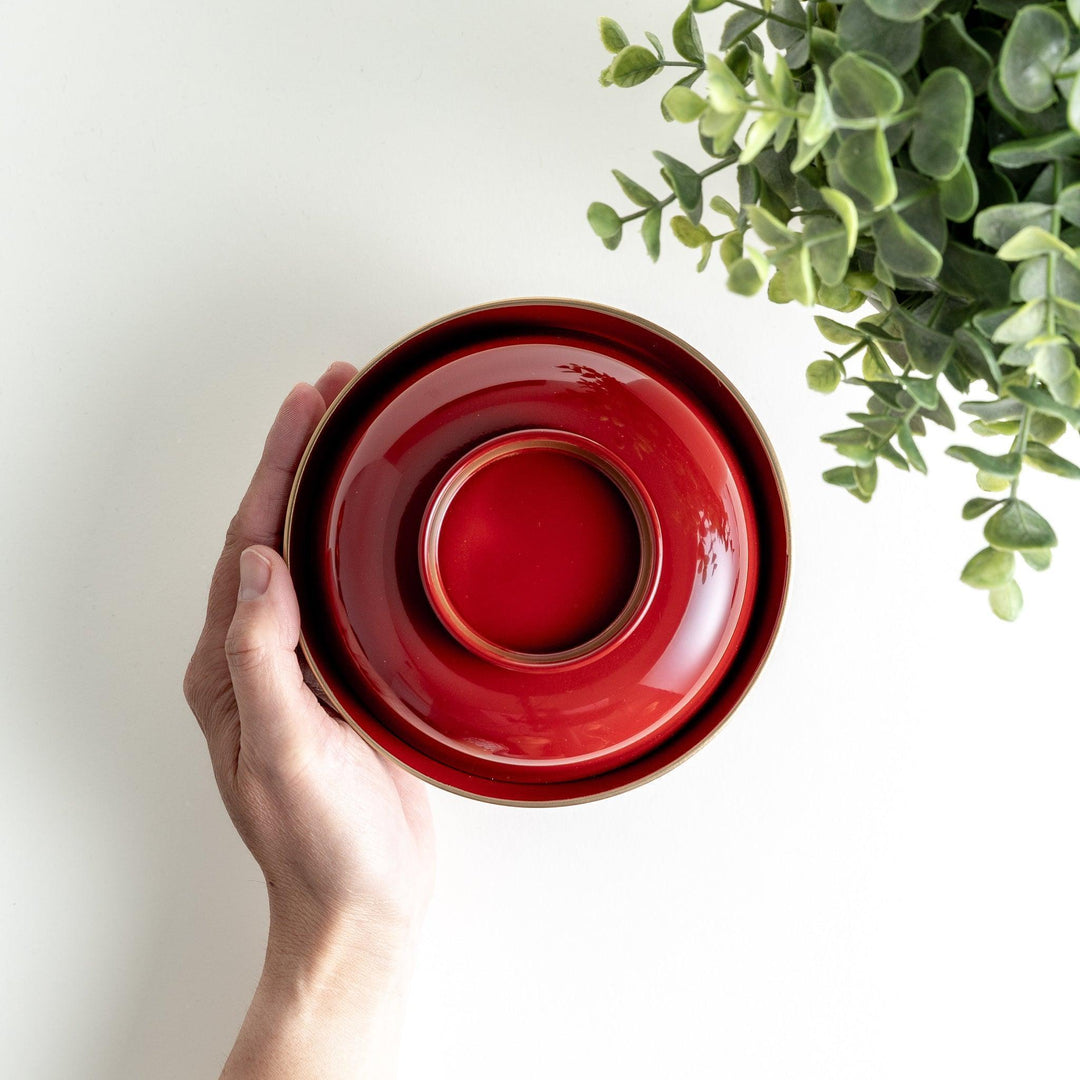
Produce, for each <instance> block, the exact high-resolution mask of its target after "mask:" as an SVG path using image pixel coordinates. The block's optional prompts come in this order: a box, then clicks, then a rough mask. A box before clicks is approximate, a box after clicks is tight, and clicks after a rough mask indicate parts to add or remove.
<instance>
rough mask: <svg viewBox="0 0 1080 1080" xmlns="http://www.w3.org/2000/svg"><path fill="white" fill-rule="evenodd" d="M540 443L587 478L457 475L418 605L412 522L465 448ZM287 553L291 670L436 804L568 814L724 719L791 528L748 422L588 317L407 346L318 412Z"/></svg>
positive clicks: (515, 322) (526, 467)
mask: <svg viewBox="0 0 1080 1080" xmlns="http://www.w3.org/2000/svg"><path fill="white" fill-rule="evenodd" d="M535 429H544V430H546V431H549V432H556V433H564V434H565V438H566V439H567V440H568V441H570V442H573V441H574V440H579V441H580V442H582V445H584V444H588V445H590V446H593V445H595V446H596V447H598V448H599V450H598V451H597V455H598V456H597V458H596V461H595V462H592V461H590V460H589V459H586V458H581V457H578V458H576V459H575V456H574V454H572V453H571V454H566V453H553V452H551V451H546V450H540V449H534V450H532V451H531V452H521V453H518V454H516V455H513V456H508V457H503V458H499V459H497V462H496V463H492V464H488V465H486V466H485V467H483V468H481V469H479V470H478V471H475V472H474V473H472V474H471V476H470V477H468V478H467V479H466V480H465V482H464V483H463V484H461V485H460V487H459V488H458V489H457V491H456V493H455V494H454V496H453V498H451V499H450V501H449V503H448V505H447V506H446V507H445V508H444V509H445V511H446V512H445V513H444V515H443V517H442V520H441V524H440V534H439V537H438V542H437V543H436V544H435V552H436V554H435V561H436V563H437V564H438V566H437V570H438V571H440V572H441V573H442V587H443V590H444V591H443V592H442V593H440V592H439V591H438V589H435V590H434V591H432V583H431V581H430V580H427V578H429V577H430V574H429V572H428V567H427V561H428V556H427V555H425V552H427V553H428V554H430V551H431V548H430V547H425V535H426V534H425V529H426V524H425V515H427V516H428V517H430V513H429V511H430V507H431V505H432V500H433V499H435V500H436V501H438V495H437V493H438V492H439V491H440V489H441V487H443V486H445V485H446V483H447V477H448V476H451V475H453V473H454V470H455V469H456V468H459V467H460V465H461V462H462V461H463V460H468V459H469V456H470V455H471V454H474V453H475V452H476V451H477V448H478V447H482V446H483V445H485V444H487V443H489V442H490V441H491V440H492V439H497V438H501V437H505V438H508V439H514V438H516V437H518V436H520V434H521V433H522V432H530V431H534V430H535ZM530 453H531V457H532V460H531V461H530V460H529V458H530ZM560 458H561V459H562V460H560ZM596 462H599V464H596ZM568 466H569V467H568ZM489 470H494V471H490V472H489ZM485 474H487V475H486V476H485ZM636 491H640V492H641V493H642V496H643V498H642V500H641V501H640V503H639V504H638V503H637V502H636V501H635V500H636V496H635V495H634V492H636ZM459 499H460V500H462V501H461V502H460V505H457V504H458V500H459ZM620 500H621V501H620ZM646 503H647V505H646ZM455 507H456V509H455ZM530 508H533V509H535V510H537V511H539V520H540V526H539V531H537V532H536V533H531V532H530V529H531V526H529V527H526V516H524V515H523V512H524V511H527V510H529V509H530ZM575 508H576V509H575ZM627 510H630V511H631V513H630V515H629V517H628V516H627ZM484 522H486V526H488V527H490V528H488V529H487V532H486V535H485V538H483V539H482V542H481V543H480V549H483V550H479V549H477V550H472V549H475V548H476V543H477V541H476V537H475V536H472V535H471V533H470V530H473V529H475V528H476V527H477V526H478V524H482V523H484ZM545 523H546V524H545ZM631 526H635V528H633V529H631ZM444 529H445V530H446V531H445V533H444V532H443V531H442V530H444ZM545 530H547V533H546V534H545ZM575 530H577V535H576V537H575V536H574V531H575ZM651 532H655V534H656V535H655V536H652V535H651ZM635 541H636V543H635ZM485 544H486V545H487V547H486V549H485V548H484V545H485ZM608 550H610V551H612V557H611V558H610V560H605V559H604V558H603V554H604V552H605V551H608ZM470 551H471V553H469V552H470ZM287 553H288V556H289V560H290V565H291V566H292V569H293V574H294V578H295V579H296V582H297V589H298V594H299V596H300V601H301V615H302V622H303V626H304V644H305V649H306V651H307V653H308V655H309V659H310V661H311V663H312V666H313V668H314V669H315V670H316V672H317V674H318V675H319V676H320V678H321V679H322V681H323V682H324V684H325V685H326V687H327V688H328V689H329V690H330V692H331V693H332V694H333V695H334V697H335V698H336V700H337V701H338V702H339V704H340V705H341V706H342V708H343V709H344V711H345V712H346V714H347V715H348V717H349V718H350V719H351V720H352V721H353V722H354V723H355V724H356V725H357V726H358V727H359V728H360V729H361V731H362V732H363V733H364V734H365V735H366V736H367V737H368V738H369V739H371V741H373V742H375V743H376V744H377V745H379V746H381V747H382V748H383V749H385V750H386V751H387V752H388V753H390V754H391V755H392V756H394V757H395V758H397V759H398V760H399V761H401V762H402V763H403V764H405V765H406V766H408V767H409V768H412V769H414V770H415V771H417V772H419V773H420V774H421V775H424V776H427V777H428V778H430V779H432V780H434V781H435V782H437V783H440V784H443V785H445V786H448V787H451V788H454V789H455V790H459V791H463V792H466V793H469V794H473V795H476V796H479V797H482V798H489V799H497V800H505V801H519V802H563V801H572V800H576V799H582V798H590V797H595V796H596V795H598V794H603V793H609V792H611V791H615V790H620V789H621V788H623V787H626V786H629V785H631V784H633V783H636V782H640V780H641V779H643V778H646V777H648V776H650V775H654V774H655V773H656V772H658V771H661V770H663V769H664V768H666V767H668V766H669V765H670V764H672V763H673V762H674V761H677V760H678V759H679V758H680V757H681V756H683V755H685V753H687V752H688V751H689V750H690V749H692V748H693V747H694V746H696V745H697V744H698V743H699V742H700V741H701V740H702V739H703V738H705V737H706V736H707V735H708V734H709V733H710V732H711V731H712V730H714V729H715V727H716V726H717V725H718V724H719V723H720V722H721V721H722V720H723V718H724V717H725V716H726V715H727V713H728V712H729V711H730V709H731V708H732V707H733V705H734V704H735V702H736V701H737V700H738V698H739V697H741V695H742V693H743V692H744V691H745V689H746V686H747V685H748V683H749V681H750V680H752V678H753V676H754V674H755V673H756V671H757V669H758V667H759V666H760V664H761V662H762V660H763V658H764V654H765V652H766V651H767V649H768V646H769V643H770V642H771V639H772V636H773V632H774V630H775V625H776V621H777V619H778V617H779V612H780V608H781V606H782V602H783V596H784V591H785V589H786V582H787V528H786V508H785V506H784V501H783V496H782V491H781V488H780V484H779V478H778V475H777V474H776V471H775V466H774V465H773V463H772V460H771V456H770V455H769V453H768V450H767V447H766V444H764V442H763V440H762V439H761V437H760V436H759V434H758V432H757V429H756V425H755V424H754V421H753V419H752V417H751V415H750V414H749V412H748V410H746V408H745V406H743V404H742V403H741V402H740V401H739V399H738V398H737V397H736V396H735V395H734V394H733V393H732V392H731V391H730V389H729V388H728V387H727V386H726V385H725V384H724V383H722V382H721V381H720V380H719V379H717V378H716V376H715V374H713V373H712V372H710V371H709V370H708V369H707V368H706V367H705V366H704V365H703V364H701V363H700V361H699V360H698V359H697V358H696V357H695V356H694V354H693V353H691V352H689V350H687V348H686V347H685V346H683V345H682V344H681V343H679V342H677V341H675V340H674V339H672V338H670V337H669V336H667V335H665V334H663V332H661V331H658V330H657V329H655V328H652V327H650V326H648V325H646V324H641V323H640V322H637V321H634V320H632V319H628V318H625V317H622V316H619V315H618V314H617V313H614V312H610V311H607V310H605V309H600V308H595V307H592V306H588V305H578V304H573V303H570V302H565V303H561V302H514V303H508V304H504V305H497V306H492V307H488V308H485V309H478V310H474V311H471V312H465V313H462V314H460V315H458V316H454V317H452V318H450V319H448V320H445V321H443V322H442V323H439V324H436V325H434V326H432V327H428V328H426V329H425V330H423V331H420V332H418V333H417V334H416V335H414V336H413V337H412V338H410V339H408V340H407V341H405V342H403V343H401V344H399V345H398V346H395V347H394V349H392V350H390V351H389V352H388V353H387V354H385V355H384V356H383V357H382V358H380V360H379V361H378V362H377V363H375V364H374V365H373V366H372V367H371V368H369V369H368V370H367V371H365V372H364V373H363V374H362V375H361V376H360V377H358V379H357V381H356V382H355V383H354V384H352V386H351V387H350V389H349V390H347V391H346V392H345V393H344V394H343V395H342V397H341V398H339V400H338V402H337V403H336V404H335V407H334V409H333V411H332V414H331V415H330V416H329V417H328V418H327V420H326V421H325V423H324V425H323V427H322V429H321V430H320V432H319V433H318V434H317V436H316V439H315V441H314V443H313V445H312V447H311V450H310V454H309V458H308V460H307V462H306V464H305V467H304V468H303V470H302V472H301V475H300V476H299V477H298V480H297V487H296V490H295V493H294V506H293V512H292V515H291V519H290V527H289V530H288V532H287ZM582 567H583V568H584V572H583V573H582V574H581V576H580V577H577V578H575V575H576V574H579V571H580V570H581V568H582ZM635 575H636V576H635ZM628 591H629V593H630V594H631V595H630V600H629V601H627V600H626V596H627V593H628ZM433 598H434V599H433ZM444 601H445V603H446V610H445V611H444V610H443V607H442V605H443V604H444ZM451 609H452V610H453V611H456V613H457V615H458V616H461V617H462V618H463V621H464V622H465V624H466V632H464V636H462V634H461V633H458V632H457V630H455V628H454V626H453V625H452V624H451V621H450V618H449V615H448V612H449V611H451ZM613 613H615V614H614V621H612V618H613ZM620 619H622V622H620ZM602 624H607V629H605V627H604V626H603V625H602ZM468 627H471V628H472V630H473V631H477V632H478V636H479V638H481V639H483V640H484V641H490V642H493V643H494V645H495V646H497V647H499V648H502V649H509V650H510V652H511V653H516V654H519V655H517V657H516V659H515V658H514V657H513V656H511V660H510V662H503V659H505V658H501V657H500V655H496V654H493V653H491V652H490V651H487V650H486V647H485V646H484V645H483V643H482V642H481V644H480V645H479V646H477V645H476V644H475V643H471V642H470V639H469V637H468V633H467V631H468ZM597 628H599V629H597ZM594 631H595V633H594ZM583 638H585V639H586V640H584V641H582V639H583ZM590 641H591V642H592V645H590ZM597 642H599V644H598V645H597V644H596V643H597ZM593 645H596V647H592V646H593ZM574 647H579V652H578V653H577V654H574V655H570V656H565V655H563V654H564V653H565V652H566V651H567V649H568V648H569V651H570V652H571V653H572V652H573V649H574ZM553 655H555V656H556V658H557V659H558V662H557V663H548V662H546V661H547V660H550V659H551V657H552V656H553ZM522 657H524V659H522ZM530 657H532V659H531V660H530Z"/></svg>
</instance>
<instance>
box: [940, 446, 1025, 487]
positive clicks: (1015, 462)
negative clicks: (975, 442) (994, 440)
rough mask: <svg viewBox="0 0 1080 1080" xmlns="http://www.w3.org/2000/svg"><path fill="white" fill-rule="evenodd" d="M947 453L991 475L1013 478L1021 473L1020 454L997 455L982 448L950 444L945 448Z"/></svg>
mask: <svg viewBox="0 0 1080 1080" xmlns="http://www.w3.org/2000/svg"><path fill="white" fill-rule="evenodd" d="M945 453H946V454H948V455H949V457H954V458H956V459H957V460H958V461H967V462H969V463H970V464H972V465H974V466H975V467H976V468H978V469H980V470H981V471H982V472H984V473H989V474H990V475H991V476H1000V477H1003V478H1007V479H1009V480H1012V479H1014V478H1015V477H1017V476H1019V475H1020V455H1019V454H1002V455H1000V456H995V455H993V454H984V453H983V452H982V451H981V450H975V449H973V448H972V447H970V446H950V447H948V448H947V449H946V450H945Z"/></svg>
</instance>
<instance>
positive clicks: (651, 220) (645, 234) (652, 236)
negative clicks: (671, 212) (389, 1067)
mask: <svg viewBox="0 0 1080 1080" xmlns="http://www.w3.org/2000/svg"><path fill="white" fill-rule="evenodd" d="M662 216H663V211H662V210H661V209H660V207H659V206H654V207H653V208H652V209H651V210H648V211H646V213H645V216H644V217H643V218H642V219H641V238H642V240H644V241H645V250H646V251H647V252H648V253H649V258H650V259H652V261H653V262H656V260H657V259H658V258H660V219H661V217H662Z"/></svg>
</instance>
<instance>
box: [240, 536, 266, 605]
mask: <svg viewBox="0 0 1080 1080" xmlns="http://www.w3.org/2000/svg"><path fill="white" fill-rule="evenodd" d="M269 584H270V563H269V561H268V560H267V558H266V556H265V555H262V554H260V553H259V552H258V551H256V550H255V549H254V548H245V549H244V551H242V552H241V553H240V593H239V595H238V597H237V599H239V600H254V599H255V598H256V597H257V596H262V594H263V593H264V592H266V587H267V586H268V585H269Z"/></svg>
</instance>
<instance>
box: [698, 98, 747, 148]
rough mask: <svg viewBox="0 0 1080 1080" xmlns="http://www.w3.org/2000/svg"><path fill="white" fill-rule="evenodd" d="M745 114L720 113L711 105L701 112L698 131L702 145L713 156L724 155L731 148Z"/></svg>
mask: <svg viewBox="0 0 1080 1080" xmlns="http://www.w3.org/2000/svg"><path fill="white" fill-rule="evenodd" d="M745 115H746V113H745V112H732V113H718V112H717V111H716V110H715V109H714V108H713V107H712V106H711V105H710V106H709V108H708V109H706V110H705V112H703V113H702V114H701V119H700V120H699V121H698V131H699V133H700V136H701V141H702V145H703V146H705V148H706V150H708V152H709V153H711V154H712V155H713V157H722V156H723V155H724V154H726V153H727V152H728V151H729V150H730V149H731V144H732V143H733V142H734V141H735V136H736V135H737V134H738V131H739V128H740V127H741V126H742V122H743V117H744V116H745ZM706 140H708V142H706Z"/></svg>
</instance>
